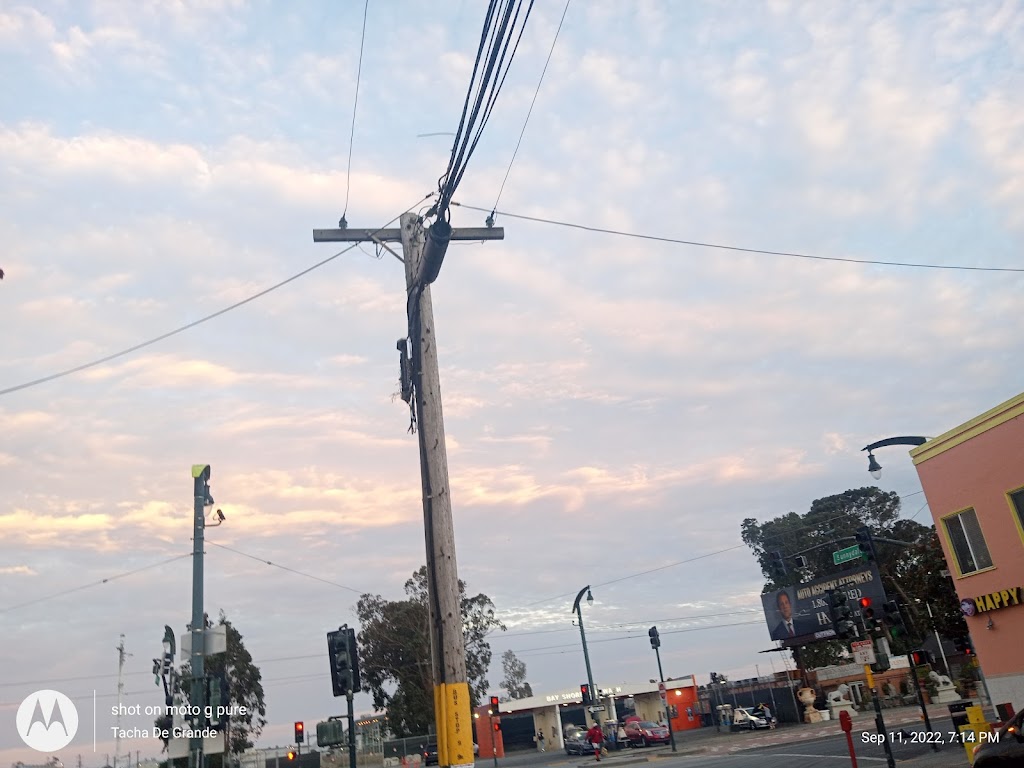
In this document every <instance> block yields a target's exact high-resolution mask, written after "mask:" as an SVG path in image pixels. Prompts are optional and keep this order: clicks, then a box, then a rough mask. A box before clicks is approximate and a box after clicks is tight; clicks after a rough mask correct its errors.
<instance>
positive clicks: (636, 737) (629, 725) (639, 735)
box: [625, 717, 669, 747]
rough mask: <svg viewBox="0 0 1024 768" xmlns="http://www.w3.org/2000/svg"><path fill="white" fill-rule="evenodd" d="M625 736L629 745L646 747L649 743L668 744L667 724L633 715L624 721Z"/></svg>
mask: <svg viewBox="0 0 1024 768" xmlns="http://www.w3.org/2000/svg"><path fill="white" fill-rule="evenodd" d="M625 729H626V738H627V739H628V740H629V745H630V746H631V747H646V746H649V745H650V744H668V742H669V736H668V726H664V725H658V724H657V723H652V722H651V721H650V720H641V719H640V718H639V717H634V718H631V719H629V720H627V721H626V724H625Z"/></svg>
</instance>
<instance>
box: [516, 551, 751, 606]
mask: <svg viewBox="0 0 1024 768" xmlns="http://www.w3.org/2000/svg"><path fill="white" fill-rule="evenodd" d="M745 546H746V544H735V545H733V546H731V547H726V548H725V549H719V550H716V551H714V552H708V553H707V554H706V555H697V556H696V557H690V558H687V559H686V560H678V561H676V562H674V563H669V564H667V565H659V566H658V567H657V568H650V569H648V570H646V571H640V572H639V573H631V574H629V575H628V576H621V577H620V578H618V579H611V580H610V581H602V582H601V583H600V584H592V585H591V586H592V587H606V586H608V585H609V584H617V583H618V582H620V581H626V580H627V579H635V578H636V577H637V576H646V575H647V574H649V573H656V572H657V571H663V570H665V569H666V568H675V567H676V566H677V565H685V564H686V563H692V562H695V561H697V560H703V559H704V558H706V557H713V556H714V555H720V554H722V553H723V552H729V551H731V550H733V549H739V548H740V547H745ZM572 594H573V593H572V592H563V593H562V594H560V595H553V596H552V597H546V598H544V599H543V600H535V601H533V602H532V603H527V604H526V605H525V606H523V607H524V608H529V607H530V606H531V605H540V604H541V603H549V602H551V601H552V600H558V599H559V598H561V597H569V596H571V595H572Z"/></svg>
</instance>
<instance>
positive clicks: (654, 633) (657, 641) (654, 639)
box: [647, 627, 661, 649]
mask: <svg viewBox="0 0 1024 768" xmlns="http://www.w3.org/2000/svg"><path fill="white" fill-rule="evenodd" d="M647 636H648V637H650V638H651V648H654V649H658V648H660V647H661V638H660V637H658V628H657V627H651V628H650V629H648V630H647Z"/></svg>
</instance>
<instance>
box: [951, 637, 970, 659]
mask: <svg viewBox="0 0 1024 768" xmlns="http://www.w3.org/2000/svg"><path fill="white" fill-rule="evenodd" d="M953 645H955V646H956V649H957V650H958V651H959V652H960V653H962V654H964V655H965V656H973V655H974V648H973V647H971V638H969V637H956V638H954V639H953Z"/></svg>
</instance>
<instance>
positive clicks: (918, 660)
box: [908, 648, 932, 667]
mask: <svg viewBox="0 0 1024 768" xmlns="http://www.w3.org/2000/svg"><path fill="white" fill-rule="evenodd" d="M908 655H909V656H910V661H911V663H913V665H914V666H915V667H921V666H924V665H925V664H931V663H932V655H931V653H929V652H928V651H926V650H924V649H920V648H919V649H918V650H916V651H911V652H910V653H909V654H908Z"/></svg>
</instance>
